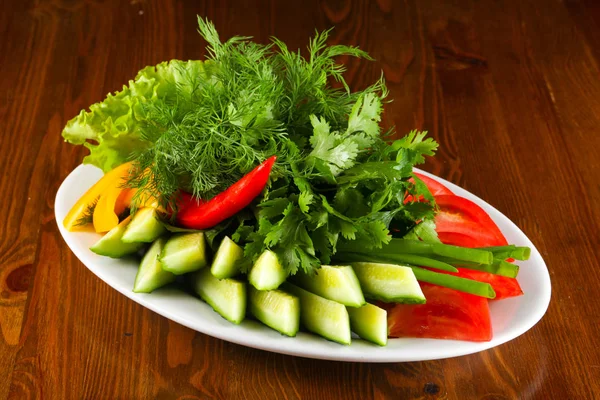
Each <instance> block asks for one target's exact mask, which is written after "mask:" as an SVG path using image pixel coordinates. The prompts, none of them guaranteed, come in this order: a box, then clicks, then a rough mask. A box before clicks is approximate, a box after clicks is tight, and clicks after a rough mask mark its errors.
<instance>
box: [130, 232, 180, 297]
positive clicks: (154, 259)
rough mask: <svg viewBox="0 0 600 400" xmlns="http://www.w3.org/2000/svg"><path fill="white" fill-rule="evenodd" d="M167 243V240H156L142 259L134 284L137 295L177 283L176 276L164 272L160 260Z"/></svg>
mask: <svg viewBox="0 0 600 400" xmlns="http://www.w3.org/2000/svg"><path fill="white" fill-rule="evenodd" d="M166 242H167V239H166V238H159V239H156V241H155V242H154V243H152V246H150V248H149V249H148V251H147V252H146V254H145V255H144V258H142V262H141V263H140V267H139V269H138V272H137V274H136V276H135V282H134V283H133V291H134V292H135V293H151V292H153V291H154V290H156V289H158V288H160V287H163V286H165V285H167V284H169V283H171V282H173V281H175V274H172V273H171V272H168V271H165V270H163V268H162V265H161V264H160V260H159V259H158V258H159V256H160V253H161V252H162V249H163V247H164V246H165V243H166Z"/></svg>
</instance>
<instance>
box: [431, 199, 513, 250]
mask: <svg viewBox="0 0 600 400" xmlns="http://www.w3.org/2000/svg"><path fill="white" fill-rule="evenodd" d="M435 201H436V203H437V205H438V207H439V212H438V213H437V214H436V216H435V225H436V231H437V233H438V234H441V233H442V234H445V233H452V234H458V235H463V236H468V237H469V238H471V239H472V241H470V242H472V243H475V242H476V243H477V246H475V247H484V246H505V245H507V244H508V242H507V241H506V238H505V237H504V235H503V234H502V232H501V231H500V228H498V226H497V225H496V223H495V222H494V221H493V220H492V218H490V216H489V215H488V214H487V213H486V212H485V211H484V210H483V209H482V208H481V207H479V206H478V205H477V204H475V203H473V202H472V201H471V200H469V199H466V198H464V197H460V196H455V195H439V196H436V197H435ZM447 239H449V238H448V237H447ZM459 239H460V236H456V235H455V236H453V237H452V239H450V241H452V240H454V241H455V242H454V243H458V245H462V244H460V243H461V242H460V241H459V242H456V240H459ZM442 241H443V240H442ZM466 242H467V241H466V239H465V238H463V243H466ZM466 247H470V246H466Z"/></svg>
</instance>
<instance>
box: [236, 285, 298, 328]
mask: <svg viewBox="0 0 600 400" xmlns="http://www.w3.org/2000/svg"><path fill="white" fill-rule="evenodd" d="M263 296H265V297H266V296H274V297H277V296H285V298H286V300H288V301H289V303H290V304H291V306H290V308H291V310H289V309H286V310H282V311H283V312H287V313H288V314H287V315H286V317H290V318H292V317H293V318H294V322H293V324H292V326H291V327H285V326H283V325H284V324H277V321H273V318H272V317H271V316H270V315H268V314H267V311H269V310H267V311H265V310H263V307H262V304H261V303H262V302H263V301H264V297H263ZM248 310H249V311H250V314H252V315H253V316H254V317H255V318H256V319H257V320H259V321H260V322H262V323H263V324H265V325H266V326H268V327H269V328H272V329H274V330H276V331H277V332H279V333H281V334H282V335H285V336H290V337H294V336H296V334H297V333H298V330H299V329H300V299H298V297H296V296H294V295H291V294H289V293H286V292H284V291H282V290H278V289H275V290H257V289H255V288H254V287H253V286H252V285H249V286H248ZM290 312H291V313H294V314H295V315H294V316H290V315H289V313H290ZM275 319H276V318H275Z"/></svg>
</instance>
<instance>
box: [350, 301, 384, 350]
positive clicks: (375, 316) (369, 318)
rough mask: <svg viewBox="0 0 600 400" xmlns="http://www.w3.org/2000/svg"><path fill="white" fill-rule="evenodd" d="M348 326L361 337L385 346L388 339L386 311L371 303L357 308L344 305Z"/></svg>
mask: <svg viewBox="0 0 600 400" xmlns="http://www.w3.org/2000/svg"><path fill="white" fill-rule="evenodd" d="M346 310H347V311H348V316H349V317H350V328H351V329H352V331H353V332H355V333H356V334H357V335H358V336H360V337H361V338H363V339H365V340H368V341H370V342H373V343H375V344H378V345H380V346H385V345H386V344H387V340H388V324H387V311H385V310H384V309H382V308H379V307H377V306H375V305H373V304H369V303H367V304H365V305H364V306H362V307H359V308H353V307H346Z"/></svg>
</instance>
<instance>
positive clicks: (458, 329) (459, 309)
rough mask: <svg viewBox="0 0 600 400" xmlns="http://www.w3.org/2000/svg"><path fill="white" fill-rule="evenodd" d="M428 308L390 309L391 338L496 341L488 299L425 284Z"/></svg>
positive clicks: (423, 306)
mask: <svg viewBox="0 0 600 400" xmlns="http://www.w3.org/2000/svg"><path fill="white" fill-rule="evenodd" d="M421 289H422V290H423V294H425V298H426V299H427V303H426V304H394V305H392V306H391V307H386V308H387V309H388V328H389V332H390V334H389V336H390V337H413V338H432V339H454V340H468V341H472V342H486V341H490V340H491V339H492V323H491V318H490V309H489V305H488V301H487V299H485V298H483V297H479V296H475V295H472V294H468V293H462V292H459V291H457V290H454V289H449V288H445V287H441V286H437V285H431V284H428V283H421Z"/></svg>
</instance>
